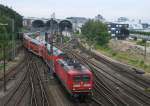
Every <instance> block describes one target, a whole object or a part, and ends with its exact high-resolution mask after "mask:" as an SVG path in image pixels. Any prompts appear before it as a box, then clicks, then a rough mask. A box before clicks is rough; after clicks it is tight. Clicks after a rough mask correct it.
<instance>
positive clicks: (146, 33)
mask: <svg viewBox="0 0 150 106" xmlns="http://www.w3.org/2000/svg"><path fill="white" fill-rule="evenodd" d="M130 33H131V34H139V35H146V36H150V32H143V31H130Z"/></svg>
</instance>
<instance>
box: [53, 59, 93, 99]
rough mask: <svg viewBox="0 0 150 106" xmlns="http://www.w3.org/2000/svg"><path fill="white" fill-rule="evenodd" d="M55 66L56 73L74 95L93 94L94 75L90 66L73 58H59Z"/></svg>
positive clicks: (84, 95)
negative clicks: (65, 59)
mask: <svg viewBox="0 0 150 106" xmlns="http://www.w3.org/2000/svg"><path fill="white" fill-rule="evenodd" d="M54 66H55V72H56V75H57V76H58V78H59V79H60V81H61V82H62V84H63V85H64V86H65V88H66V89H67V91H68V92H69V93H70V94H71V95H72V96H73V97H87V96H91V90H92V88H93V75H92V73H91V71H89V69H88V68H86V67H84V66H83V65H82V64H80V63H79V62H76V61H74V60H71V59H69V60H67V61H64V60H62V59H58V60H57V61H56V63H55V64H54Z"/></svg>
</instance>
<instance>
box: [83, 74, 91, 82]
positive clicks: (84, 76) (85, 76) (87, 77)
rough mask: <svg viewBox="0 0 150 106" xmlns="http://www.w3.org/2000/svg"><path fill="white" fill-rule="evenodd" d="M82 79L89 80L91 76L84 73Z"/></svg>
mask: <svg viewBox="0 0 150 106" xmlns="http://www.w3.org/2000/svg"><path fill="white" fill-rule="evenodd" d="M82 80H83V81H89V80H90V77H89V76H88V75H83V76H82Z"/></svg>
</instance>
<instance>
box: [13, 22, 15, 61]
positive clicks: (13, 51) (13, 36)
mask: <svg viewBox="0 0 150 106" xmlns="http://www.w3.org/2000/svg"><path fill="white" fill-rule="evenodd" d="M14 25H15V23H14V19H12V49H13V51H12V59H14V58H15V38H14V31H15V28H14Z"/></svg>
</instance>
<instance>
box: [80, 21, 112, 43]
mask: <svg viewBox="0 0 150 106" xmlns="http://www.w3.org/2000/svg"><path fill="white" fill-rule="evenodd" d="M81 31H82V34H83V36H84V37H85V38H87V40H88V41H90V42H91V41H93V42H95V43H97V44H99V45H106V44H107V43H108V41H109V40H110V37H111V36H110V34H109V33H108V31H107V26H106V25H105V24H103V23H102V22H101V21H94V20H89V21H88V22H86V23H85V24H84V25H83V26H82V28H81Z"/></svg>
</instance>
